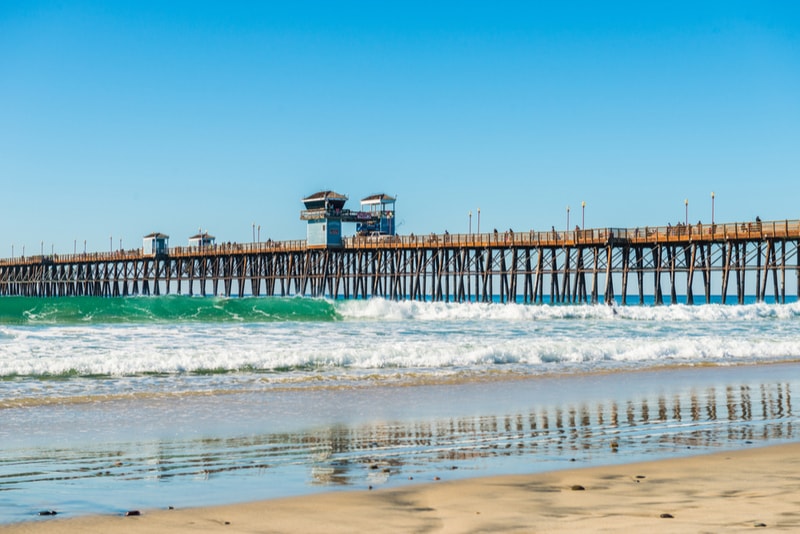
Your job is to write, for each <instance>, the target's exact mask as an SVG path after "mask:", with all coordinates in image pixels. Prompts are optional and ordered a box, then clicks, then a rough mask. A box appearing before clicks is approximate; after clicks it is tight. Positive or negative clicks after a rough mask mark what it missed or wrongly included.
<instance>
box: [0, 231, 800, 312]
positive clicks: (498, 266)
mask: <svg viewBox="0 0 800 534" xmlns="http://www.w3.org/2000/svg"><path fill="white" fill-rule="evenodd" d="M799 248H800V221H798V220H785V221H771V222H761V221H751V222H744V223H728V224H714V225H701V224H696V225H690V226H684V225H679V226H667V227H665V226H659V227H640V228H602V229H586V230H580V229H575V230H571V231H548V232H534V231H529V232H513V231H510V230H509V231H507V232H492V233H488V234H487V233H484V234H460V235H455V234H453V235H451V234H430V235H424V236H415V235H413V234H412V235H406V236H378V237H360V236H356V237H351V238H346V239H345V240H344V243H343V246H342V247H340V248H314V247H309V246H307V244H306V242H305V241H280V242H274V241H267V242H259V243H245V244H223V245H213V246H208V247H173V248H170V249H168V250H167V252H166V253H160V254H150V255H146V254H144V253H143V251H142V249H137V250H131V251H116V252H108V253H100V252H98V253H89V254H70V255H43V256H42V255H40V256H26V257H18V258H11V259H4V260H0V295H4V296H8V295H20V296H30V297H51V296H78V295H93V296H104V297H116V296H129V295H165V294H182V295H223V296H239V297H243V296H248V295H252V296H291V295H304V296H314V297H328V298H333V299H339V298H344V299H364V298H370V297H380V298H387V299H395V300H405V299H411V300H431V301H455V302H464V301H478V302H490V301H500V302H524V303H546V302H553V303H567V302H590V303H597V302H612V301H618V302H621V303H622V304H631V303H642V302H644V301H645V295H648V296H652V299H653V302H654V303H655V304H664V303H675V302H678V301H679V296H680V297H681V299H682V301H685V302H686V303H689V304H692V303H695V302H711V301H712V295H714V296H718V297H719V298H720V299H721V302H722V303H725V302H733V299H735V301H736V302H738V303H743V302H744V300H745V297H746V296H755V299H756V300H757V301H762V300H765V299H767V298H770V299H774V301H775V302H786V293H787V273H788V274H789V276H790V277H791V276H794V280H791V278H790V279H789V282H790V286H791V287H792V288H794V291H795V293H796V296H797V297H798V298H800V254H798V249H799ZM792 271H794V273H793V274H792Z"/></svg>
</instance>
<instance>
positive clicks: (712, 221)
mask: <svg viewBox="0 0 800 534" xmlns="http://www.w3.org/2000/svg"><path fill="white" fill-rule="evenodd" d="M714 197H715V195H714V192H713V191H712V192H711V226H714Z"/></svg>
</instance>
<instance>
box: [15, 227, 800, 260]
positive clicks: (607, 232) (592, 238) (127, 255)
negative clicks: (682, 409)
mask: <svg viewBox="0 0 800 534" xmlns="http://www.w3.org/2000/svg"><path fill="white" fill-rule="evenodd" d="M759 239H800V220H788V219H787V220H783V221H767V222H763V221H758V220H756V221H749V222H739V223H722V224H702V223H697V224H693V225H692V224H690V225H683V224H679V225H676V226H672V225H667V226H640V227H634V228H591V229H581V228H575V229H574V230H562V231H560V230H556V229H551V230H548V231H534V230H528V231H522V232H519V231H514V230H506V231H502V232H501V231H492V232H488V233H480V234H477V233H473V234H450V233H448V232H445V233H443V234H435V233H431V234H425V235H415V234H409V235H396V236H353V237H346V238H344V240H343V241H344V248H345V249H359V248H364V249H376V248H436V247H503V246H510V247H512V246H521V247H567V246H569V247H573V246H582V245H587V246H589V245H605V244H623V243H625V242H627V243H631V244H648V243H651V244H659V243H662V244H666V243H682V242H695V241H714V242H719V241H738V240H745V241H749V240H759ZM308 248H309V247H308V246H307V243H306V241H305V240H304V239H297V240H289V241H273V240H271V239H270V240H267V241H260V242H255V243H219V244H214V245H207V246H192V247H189V246H180V247H170V248H169V250H168V251H167V255H168V256H176V257H181V256H197V255H209V256H214V255H229V254H237V253H242V254H247V253H268V252H292V251H304V250H306V249H308ZM151 256H152V254H150V255H148V254H144V253H143V251H142V249H131V250H115V251H109V252H84V253H76V254H49V255H48V254H45V255H41V254H38V255H32V256H30V255H28V256H17V257H12V258H6V259H0V265H32V264H47V263H83V262H114V261H129V260H135V259H138V258H143V257H151Z"/></svg>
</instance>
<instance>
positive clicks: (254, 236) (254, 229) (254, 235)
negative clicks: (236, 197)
mask: <svg viewBox="0 0 800 534" xmlns="http://www.w3.org/2000/svg"><path fill="white" fill-rule="evenodd" d="M255 241H256V223H253V242H254V243H255Z"/></svg>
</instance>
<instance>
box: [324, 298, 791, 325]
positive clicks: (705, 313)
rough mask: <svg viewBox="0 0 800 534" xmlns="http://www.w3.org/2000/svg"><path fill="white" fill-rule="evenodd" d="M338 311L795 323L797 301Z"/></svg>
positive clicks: (404, 316) (377, 303) (376, 302)
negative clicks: (765, 320)
mask: <svg viewBox="0 0 800 534" xmlns="http://www.w3.org/2000/svg"><path fill="white" fill-rule="evenodd" d="M337 311H338V313H339V314H340V315H341V316H342V317H343V318H344V319H348V320H353V319H357V320H367V319H375V320H416V321H458V320H461V321H468V320H496V321H530V320H548V319H601V320H602V319H611V318H618V319H629V320H635V321H735V320H754V319H799V318H800V302H794V303H791V304H784V305H776V304H765V303H758V304H747V305H742V306H732V305H722V304H704V305H694V306H689V305H683V304H676V305H671V306H617V305H612V306H609V305H605V304H595V305H590V304H575V305H547V304H545V305H525V304H499V303H481V302H470V303H445V302H418V301H390V300H385V299H370V300H361V301H358V300H353V301H342V302H338V303H337Z"/></svg>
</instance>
